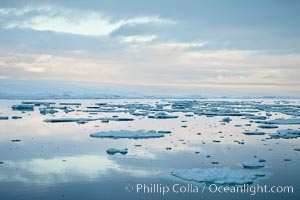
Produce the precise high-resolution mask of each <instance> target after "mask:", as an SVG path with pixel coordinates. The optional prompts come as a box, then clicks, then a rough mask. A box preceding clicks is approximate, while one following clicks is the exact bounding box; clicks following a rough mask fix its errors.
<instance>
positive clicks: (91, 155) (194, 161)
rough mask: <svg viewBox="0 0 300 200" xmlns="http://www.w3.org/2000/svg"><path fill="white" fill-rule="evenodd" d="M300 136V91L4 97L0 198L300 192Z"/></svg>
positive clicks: (285, 196) (0, 127) (0, 118)
mask: <svg viewBox="0 0 300 200" xmlns="http://www.w3.org/2000/svg"><path fill="white" fill-rule="evenodd" d="M299 141H300V100H299V99H271V98H270V99H269V98H265V99H229V98H223V99H222V98H220V99H209V98H208V99H195V100H193V99H89V100H86V99H54V100H53V99H46V100H0V199H10V200H12V199H44V200H47V199H72V200H76V199H97V200H102V199H224V198H229V199H241V198H243V199H253V198H254V197H253V195H251V194H249V193H248V194H245V193H244V194H242V193H239V194H232V193H230V194H224V193H218V192H215V193H212V192H210V191H209V190H208V189H207V188H206V189H204V192H203V191H199V192H190V191H188V190H186V191H184V192H182V191H181V192H178V193H176V192H174V191H173V192H168V193H166V194H162V193H159V192H154V191H153V190H152V192H147V191H146V192H144V191H139V192H137V191H136V188H135V187H136V185H137V184H145V185H147V186H149V187H150V186H153V185H155V184H156V185H159V186H169V187H170V188H171V187H172V186H173V185H174V184H179V185H180V186H182V187H189V186H190V184H193V185H194V186H197V187H198V186H199V188H201V190H202V188H205V187H207V186H208V185H209V184H216V185H217V186H220V187H225V186H239V185H243V184H247V185H248V186H251V185H257V184H259V185H267V186H269V187H271V186H282V187H283V186H292V187H293V193H283V192H282V193H274V194H273V193H257V194H255V199H271V198H272V199H274V200H276V199H300V181H299V180H300V174H299V169H300V159H299V158H300V143H299ZM128 188H129V189H128Z"/></svg>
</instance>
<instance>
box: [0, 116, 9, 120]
mask: <svg viewBox="0 0 300 200" xmlns="http://www.w3.org/2000/svg"><path fill="white" fill-rule="evenodd" d="M8 118H9V117H7V116H0V120H8Z"/></svg>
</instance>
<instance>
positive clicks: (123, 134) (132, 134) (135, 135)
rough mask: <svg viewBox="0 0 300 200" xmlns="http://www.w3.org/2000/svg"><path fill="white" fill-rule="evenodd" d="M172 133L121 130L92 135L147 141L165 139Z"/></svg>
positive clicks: (93, 134)
mask: <svg viewBox="0 0 300 200" xmlns="http://www.w3.org/2000/svg"><path fill="white" fill-rule="evenodd" d="M167 133H170V132H167V131H153V130H151V131H145V130H137V131H129V130H120V131H107V132H97V133H92V134H91V135H90V136H91V137H96V138H113V139H119V138H129V139H147V138H160V137H164V135H165V134H167Z"/></svg>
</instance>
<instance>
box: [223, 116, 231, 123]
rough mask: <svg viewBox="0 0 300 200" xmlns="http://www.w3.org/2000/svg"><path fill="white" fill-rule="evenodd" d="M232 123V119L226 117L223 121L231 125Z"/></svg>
mask: <svg viewBox="0 0 300 200" xmlns="http://www.w3.org/2000/svg"><path fill="white" fill-rule="evenodd" d="M230 121H232V119H230V117H224V118H223V119H222V122H227V123H229V122H230Z"/></svg>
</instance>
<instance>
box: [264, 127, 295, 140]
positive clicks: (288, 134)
mask: <svg viewBox="0 0 300 200" xmlns="http://www.w3.org/2000/svg"><path fill="white" fill-rule="evenodd" d="M270 136H271V138H274V139H279V138H283V139H293V138H297V137H300V130H293V129H285V130H278V131H277V133H273V134H270Z"/></svg>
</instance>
